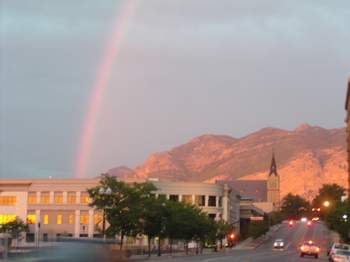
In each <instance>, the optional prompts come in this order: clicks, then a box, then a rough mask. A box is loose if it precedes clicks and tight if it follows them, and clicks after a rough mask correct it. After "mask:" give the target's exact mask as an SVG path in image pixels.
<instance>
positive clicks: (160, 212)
mask: <svg viewBox="0 0 350 262" xmlns="http://www.w3.org/2000/svg"><path fill="white" fill-rule="evenodd" d="M166 202H168V200H166V199H161V198H153V197H150V198H148V199H146V200H145V203H144V212H143V216H142V217H143V221H144V223H143V233H144V234H145V235H146V236H147V240H148V256H151V240H152V239H154V238H155V237H158V238H159V241H158V254H159V255H160V239H161V237H163V236H164V232H163V227H164V226H163V224H162V223H164V222H163V221H164V219H165V218H166V217H167V212H166V209H165V207H166Z"/></svg>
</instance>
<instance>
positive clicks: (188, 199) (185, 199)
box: [182, 195, 192, 204]
mask: <svg viewBox="0 0 350 262" xmlns="http://www.w3.org/2000/svg"><path fill="white" fill-rule="evenodd" d="M182 202H183V203H185V204H192V195H182Z"/></svg>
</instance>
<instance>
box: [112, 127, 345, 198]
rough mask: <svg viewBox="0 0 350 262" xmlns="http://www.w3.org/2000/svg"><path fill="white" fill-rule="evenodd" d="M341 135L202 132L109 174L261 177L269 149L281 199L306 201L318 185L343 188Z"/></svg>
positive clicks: (306, 130) (307, 130)
mask: <svg viewBox="0 0 350 262" xmlns="http://www.w3.org/2000/svg"><path fill="white" fill-rule="evenodd" d="M345 136H346V135H345V128H332V129H326V128H322V127H319V126H311V125H308V124H301V125H299V126H298V127H297V128H296V129H294V130H284V129H279V128H273V127H266V128H262V129H260V130H258V131H256V132H253V133H251V134H248V135H246V136H243V137H241V138H234V137H231V136H227V135H215V134H205V135H201V136H198V137H195V138H192V139H191V140H189V141H188V142H187V143H184V144H182V145H179V146H176V147H174V148H172V149H170V150H168V151H162V152H158V153H155V154H152V155H150V156H149V157H148V158H147V159H146V160H145V161H144V163H143V164H142V165H139V166H137V167H136V168H134V169H129V168H127V169H126V168H125V167H124V168H123V169H122V170H123V172H116V171H118V169H111V170H110V171H109V173H110V174H111V175H115V176H118V177H120V178H137V179H146V178H150V177H152V178H159V179H162V180H171V181H201V182H215V180H230V179H266V176H267V171H268V168H269V165H270V161H271V155H272V152H273V151H274V152H275V155H276V159H277V165H278V170H279V173H280V176H281V193H282V196H283V195H285V194H287V193H289V192H294V193H298V194H300V195H303V196H306V197H308V198H309V197H311V196H313V195H314V194H315V193H316V191H317V190H318V188H319V187H320V185H322V184H323V183H330V182H337V183H338V184H340V185H341V186H344V187H346V185H347V183H346V177H347V162H346V139H345ZM126 170H127V171H126ZM309 181H314V182H316V183H317V185H316V186H315V185H311V184H310V183H309Z"/></svg>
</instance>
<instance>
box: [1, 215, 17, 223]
mask: <svg viewBox="0 0 350 262" xmlns="http://www.w3.org/2000/svg"><path fill="white" fill-rule="evenodd" d="M14 220H16V215H12V214H0V225H3V224H7V223H8V222H12V221H14Z"/></svg>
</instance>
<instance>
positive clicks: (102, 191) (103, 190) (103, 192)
mask: <svg viewBox="0 0 350 262" xmlns="http://www.w3.org/2000/svg"><path fill="white" fill-rule="evenodd" d="M98 193H99V194H100V195H102V196H103V195H104V196H110V195H111V194H112V189H111V188H110V187H107V188H104V187H100V189H99V190H98ZM102 234H103V239H104V240H105V239H106V207H104V208H103V217H102Z"/></svg>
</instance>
